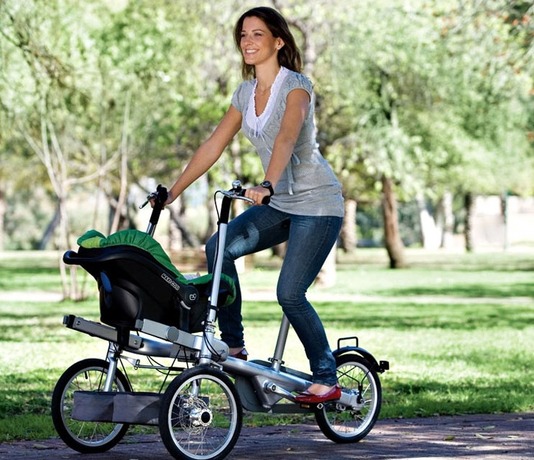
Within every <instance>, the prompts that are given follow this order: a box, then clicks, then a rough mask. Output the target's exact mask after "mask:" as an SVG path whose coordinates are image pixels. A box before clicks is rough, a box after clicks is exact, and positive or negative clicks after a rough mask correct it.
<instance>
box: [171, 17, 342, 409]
mask: <svg viewBox="0 0 534 460" xmlns="http://www.w3.org/2000/svg"><path fill="white" fill-rule="evenodd" d="M234 37H235V41H236V45H237V47H238V49H239V50H240V52H241V55H242V59H243V61H242V73H243V77H244V82H243V83H241V85H240V86H239V87H238V88H237V90H236V91H235V93H234V95H233V98H232V103H231V105H230V108H229V109H228V111H227V112H226V114H225V115H224V117H223V118H222V120H221V121H220V123H219V125H218V126H217V128H216V129H215V130H214V132H213V133H212V135H211V136H210V137H209V138H208V139H207V140H206V141H205V142H204V143H203V144H202V145H201V146H200V147H199V148H198V150H197V151H196V152H195V154H194V155H193V157H192V159H191V161H190V163H189V164H188V166H187V167H186V168H185V169H184V171H183V173H182V174H181V175H180V177H179V178H178V179H177V180H176V182H175V183H174V185H173V186H172V187H171V189H170V190H169V199H168V200H167V203H171V202H172V201H174V200H175V199H176V197H177V196H178V195H180V194H181V193H182V192H183V191H184V190H185V189H186V188H187V187H188V186H189V185H190V184H191V183H193V182H194V181H195V180H196V179H198V178H199V177H200V176H201V175H202V174H204V173H205V172H206V171H207V170H208V169H209V168H210V167H211V166H212V165H213V164H214V163H215V162H216V161H217V160H218V159H219V158H220V156H221V154H222V152H223V150H224V149H225V148H226V146H227V145H228V144H229V143H230V141H231V140H232V138H233V137H234V136H235V135H236V134H237V132H238V131H239V130H240V129H242V130H243V132H244V134H245V136H246V137H247V138H248V139H249V140H250V141H251V142H252V144H253V145H254V147H255V148H256V150H257V152H258V154H259V156H260V158H261V161H262V164H263V168H264V171H265V180H264V181H263V182H262V183H261V184H260V185H257V186H254V187H250V188H248V189H247V191H246V196H247V197H248V198H251V199H252V200H254V203H255V204H256V206H252V207H250V208H249V209H247V210H246V211H245V212H244V213H242V214H241V215H239V216H238V217H236V218H235V219H233V220H232V221H231V222H230V224H229V226H228V230H227V237H226V242H227V248H226V252H225V257H224V262H223V272H224V273H225V274H227V275H229V276H231V277H232V278H233V279H234V280H235V282H236V286H237V291H238V295H237V297H236V300H235V302H234V303H233V304H232V305H230V306H228V307H225V308H224V309H221V311H220V312H219V327H220V329H221V338H222V340H224V341H225V342H226V343H227V344H228V346H229V347H230V354H232V355H233V356H236V357H240V358H242V359H246V355H247V353H246V351H245V349H244V346H245V342H244V336H243V325H242V317H241V294H240V289H239V280H238V276H237V271H236V268H235V264H234V261H235V260H236V259H237V258H239V257H242V256H244V255H246V254H251V253H254V252H258V251H261V250H264V249H267V248H270V247H272V246H275V245H277V244H279V243H282V242H284V241H287V252H286V255H285V258H284V262H283V265H282V269H281V272H280V277H279V280H278V286H277V298H278V302H279V304H280V305H281V306H282V309H283V311H284V313H285V315H286V316H287V318H288V320H289V322H290V323H291V325H292V326H293V329H294V330H295V332H296V333H297V335H298V337H299V338H300V340H301V342H302V344H303V345H304V349H305V351H306V355H307V357H308V359H309V361H310V368H311V371H312V375H313V384H312V385H311V386H310V387H309V388H308V389H307V390H306V391H305V392H303V393H301V394H299V395H297V397H296V398H297V401H298V402H300V403H307V404H315V403H320V402H325V401H330V400H335V399H338V398H339V397H340V395H341V389H340V387H339V385H338V384H337V378H336V363H335V359H334V357H333V356H332V352H331V350H330V346H329V345H328V341H327V338H326V334H325V331H324V327H323V325H322V323H321V320H320V318H319V316H318V315H317V313H316V312H315V310H314V309H313V307H312V305H311V304H310V303H309V302H308V300H307V299H306V291H307V289H308V288H309V286H310V285H311V284H312V283H313V281H314V280H315V278H316V276H317V274H318V273H319V271H320V269H321V267H322V265H323V263H324V261H325V260H326V257H327V256H328V254H329V252H330V250H331V249H332V247H333V245H334V244H335V242H336V239H337V237H338V234H339V231H340V229H341V223H342V219H343V198H342V195H341V187H340V184H339V182H338V181H337V179H336V177H335V175H334V173H333V172H332V170H331V168H330V166H329V165H328V164H327V162H326V161H325V159H324V158H323V157H322V156H321V154H320V152H319V150H318V147H317V143H316V140H315V125H314V116H313V111H314V107H313V90H312V85H311V83H310V81H309V80H308V79H307V78H306V77H305V76H304V75H302V74H301V73H300V72H301V67H302V60H301V56H300V52H299V50H298V48H297V46H296V44H295V40H294V38H293V36H292V34H291V32H290V30H289V27H288V25H287V22H286V21H285V19H284V18H283V17H282V16H281V15H280V14H279V13H278V12H277V11H276V10H274V9H272V8H267V7H258V8H253V9H251V10H249V11H247V12H246V13H244V14H243V15H242V16H241V17H240V18H239V20H238V22H237V24H236V26H235V30H234ZM266 196H271V201H270V204H269V205H268V206H264V205H263V206H262V205H261V202H262V200H263V198H264V197H266ZM215 246H216V235H214V236H213V237H212V238H211V239H210V240H209V241H208V243H207V246H206V254H207V258H208V263H209V266H210V267H212V266H213V258H214V256H215Z"/></svg>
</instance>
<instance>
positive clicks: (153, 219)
mask: <svg viewBox="0 0 534 460" xmlns="http://www.w3.org/2000/svg"><path fill="white" fill-rule="evenodd" d="M168 196H169V192H167V189H166V188H165V187H163V186H162V185H161V184H160V185H158V186H157V188H156V197H155V199H154V207H153V208H152V214H151V215H150V223H151V224H152V225H154V226H155V225H157V224H158V220H159V215H160V214H161V210H162V209H163V205H164V204H165V201H167V198H168Z"/></svg>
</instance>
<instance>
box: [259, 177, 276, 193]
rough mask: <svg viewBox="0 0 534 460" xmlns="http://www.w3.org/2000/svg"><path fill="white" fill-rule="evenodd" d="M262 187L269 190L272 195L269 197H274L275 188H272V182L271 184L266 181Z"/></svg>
mask: <svg viewBox="0 0 534 460" xmlns="http://www.w3.org/2000/svg"><path fill="white" fill-rule="evenodd" d="M260 185H261V186H262V187H263V188H266V189H268V190H269V193H270V195H269V196H273V195H274V190H273V186H272V184H271V182H269V181H268V180H264V181H263V182H262V183H261V184H260Z"/></svg>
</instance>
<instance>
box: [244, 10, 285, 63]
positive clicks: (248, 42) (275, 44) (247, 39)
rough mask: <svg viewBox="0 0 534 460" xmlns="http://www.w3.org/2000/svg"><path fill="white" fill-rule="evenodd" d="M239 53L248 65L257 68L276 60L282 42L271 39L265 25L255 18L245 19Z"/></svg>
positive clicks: (279, 39)
mask: <svg viewBox="0 0 534 460" xmlns="http://www.w3.org/2000/svg"><path fill="white" fill-rule="evenodd" d="M240 44H241V52H242V53H243V59H244V60H245V63H246V64H248V65H253V66H257V65H260V64H263V63H265V62H271V61H274V62H275V63H277V62H278V60H277V53H278V50H279V49H280V48H281V47H282V46H283V44H284V42H283V41H282V39H281V38H275V37H273V34H272V33H271V31H270V30H269V28H268V27H267V25H266V24H265V23H264V22H263V21H262V20H261V19H259V18H257V17H256V16H250V17H246V18H245V19H244V21H243V27H242V29H241V43H240Z"/></svg>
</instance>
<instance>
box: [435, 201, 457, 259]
mask: <svg viewBox="0 0 534 460" xmlns="http://www.w3.org/2000/svg"><path fill="white" fill-rule="evenodd" d="M438 223H439V226H440V227H441V248H442V249H451V248H452V247H453V245H454V213H453V211H452V193H451V192H445V193H444V194H443V196H442V197H441V200H440V202H439V205H438Z"/></svg>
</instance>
